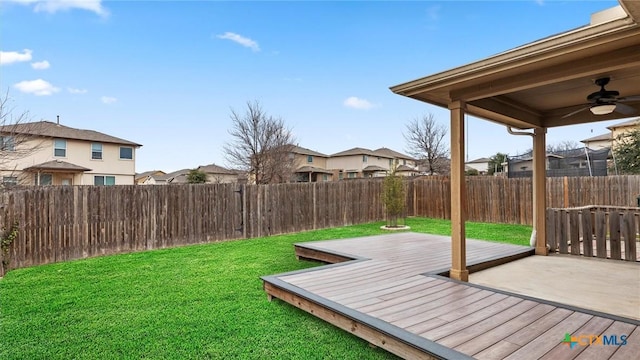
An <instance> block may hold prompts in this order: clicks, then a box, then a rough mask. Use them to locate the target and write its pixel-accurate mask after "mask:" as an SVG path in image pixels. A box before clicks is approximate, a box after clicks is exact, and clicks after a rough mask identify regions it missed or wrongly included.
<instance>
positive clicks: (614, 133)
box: [580, 118, 640, 150]
mask: <svg viewBox="0 0 640 360" xmlns="http://www.w3.org/2000/svg"><path fill="white" fill-rule="evenodd" d="M607 129H609V130H611V131H610V132H608V133H606V134H601V135H598V136H594V137H591V138H588V139H584V140H581V141H580V142H581V143H583V144H584V145H585V146H586V147H588V148H589V149H593V150H599V149H604V148H609V149H612V148H615V146H616V144H617V142H618V138H619V136H620V135H622V134H624V133H627V132H629V131H632V130H634V129H640V118H635V119H631V120H627V121H624V122H621V123H618V124H614V125H611V126H608V127H607Z"/></svg>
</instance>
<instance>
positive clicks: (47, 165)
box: [24, 160, 91, 172]
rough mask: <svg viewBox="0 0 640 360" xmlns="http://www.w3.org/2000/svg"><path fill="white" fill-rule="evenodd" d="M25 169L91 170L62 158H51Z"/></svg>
mask: <svg viewBox="0 0 640 360" xmlns="http://www.w3.org/2000/svg"><path fill="white" fill-rule="evenodd" d="M24 170H25V171H68V172H84V171H91V169H88V168H86V167H84V166H80V165H76V164H72V163H69V162H66V161H62V160H51V161H47V162H43V163H42V164H38V165H33V166H29V167H27V168H25V169H24Z"/></svg>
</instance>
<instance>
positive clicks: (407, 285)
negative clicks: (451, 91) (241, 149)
mask: <svg viewBox="0 0 640 360" xmlns="http://www.w3.org/2000/svg"><path fill="white" fill-rule="evenodd" d="M450 248H451V245H450V238H448V237H444V236H435V235H425V234H416V233H399V234H390V235H381V236H371V237H363V238H355V239H346V240H334V241H322V242H312V243H305V244H297V245H296V255H297V256H298V257H301V258H310V259H317V260H321V261H324V262H339V263H336V264H332V265H326V266H321V267H318V268H313V269H308V270H303V271H297V272H292V273H287V274H280V275H272V276H265V277H263V281H264V289H265V291H266V292H267V294H268V296H269V298H270V299H271V298H272V297H276V298H279V299H281V300H283V301H285V302H287V303H289V304H292V305H294V306H296V307H299V308H301V309H303V310H305V311H307V312H309V313H311V314H313V315H315V316H317V317H319V318H321V319H324V320H325V321H328V322H329V323H331V324H334V325H335V326H338V327H339V328H341V329H343V330H345V331H349V332H351V333H353V334H354V335H356V336H359V337H360V338H362V339H365V340H367V341H368V342H370V343H371V344H373V345H375V346H379V347H382V348H384V349H386V350H388V351H390V352H392V353H394V354H396V355H398V356H400V357H403V358H409V359H418V358H441V359H465V358H467V359H468V358H478V359H538V358H546V359H608V358H610V359H632V358H635V356H637V354H638V353H639V352H640V328H639V326H640V322H638V321H636V320H632V319H627V318H622V317H617V316H613V315H609V314H604V313H598V312H594V311H588V310H584V309H578V308H574V307H571V306H567V305H562V304H558V303H553V302H549V301H544V300H540V299H535V298H531V297H527V296H524V295H517V294H512V293H509V292H505V291H500V290H496V289H491V288H487V287H484V286H481V285H474V284H469V283H462V282H458V281H455V280H452V279H449V278H447V277H445V276H443V275H446V273H447V271H448V269H449V267H450V258H451V256H450V251H451V250H450ZM532 252H533V249H532V248H529V247H522V246H515V245H507V244H498V243H491V242H484V241H477V240H467V259H468V260H467V261H468V264H469V268H470V271H472V272H473V271H477V270H480V269H484V268H487V267H489V266H493V265H496V264H500V263H504V262H506V261H510V260H514V259H517V258H521V257H525V256H529V255H531V254H532ZM567 333H568V334H571V335H572V336H574V337H576V336H579V335H592V334H594V335H605V336H607V339H608V340H611V339H613V338H612V337H611V336H616V337H617V341H618V342H620V341H622V340H621V338H620V336H621V335H627V339H626V341H627V344H626V345H624V346H613V345H601V344H598V343H594V344H592V345H588V344H587V345H581V344H574V346H573V347H571V346H570V344H568V343H565V342H563V340H564V339H565V334H567ZM584 339H585V337H582V338H575V340H580V341H581V342H583V343H584Z"/></svg>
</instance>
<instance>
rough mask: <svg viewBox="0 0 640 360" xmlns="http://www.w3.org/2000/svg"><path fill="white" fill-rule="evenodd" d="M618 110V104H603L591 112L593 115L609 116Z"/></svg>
mask: <svg viewBox="0 0 640 360" xmlns="http://www.w3.org/2000/svg"><path fill="white" fill-rule="evenodd" d="M615 109H616V104H602V105H594V106H592V107H591V108H590V109H589V110H591V113H593V115H607V114H611V113H612V112H613V111H614V110H615Z"/></svg>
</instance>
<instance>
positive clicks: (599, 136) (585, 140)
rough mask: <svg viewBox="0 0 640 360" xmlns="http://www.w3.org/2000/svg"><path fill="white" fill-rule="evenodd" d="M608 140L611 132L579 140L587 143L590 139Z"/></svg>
mask: <svg viewBox="0 0 640 360" xmlns="http://www.w3.org/2000/svg"><path fill="white" fill-rule="evenodd" d="M609 140H611V133H610V132H609V133H606V134H602V135H597V136H594V137H590V138H588V139H584V140H580V142H582V143H588V142H592V141H609Z"/></svg>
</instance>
